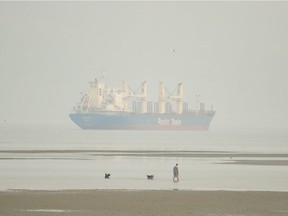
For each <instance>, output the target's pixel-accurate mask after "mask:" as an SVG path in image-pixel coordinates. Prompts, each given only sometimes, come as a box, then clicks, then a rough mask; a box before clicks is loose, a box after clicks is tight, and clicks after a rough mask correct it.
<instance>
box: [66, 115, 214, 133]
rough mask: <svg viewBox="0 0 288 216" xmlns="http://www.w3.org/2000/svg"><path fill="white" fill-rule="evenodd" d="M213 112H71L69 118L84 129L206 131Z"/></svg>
mask: <svg viewBox="0 0 288 216" xmlns="http://www.w3.org/2000/svg"><path fill="white" fill-rule="evenodd" d="M214 114H215V113H214V112H210V113H208V114H207V113H206V114H203V115H196V116H194V115H192V116H191V115H168V114H157V115H147V114H130V113H129V114H125V113H124V114H115V113H105V112H103V113H72V114H70V115H69V116H70V118H71V120H72V121H73V122H74V123H75V124H76V125H78V126H79V127H80V128H82V129H86V130H188V131H194V130H195V131H207V130H208V129H209V125H210V122H211V120H212V118H213V116H214Z"/></svg>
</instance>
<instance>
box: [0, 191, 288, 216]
mask: <svg viewBox="0 0 288 216" xmlns="http://www.w3.org/2000/svg"><path fill="white" fill-rule="evenodd" d="M287 214H288V192H279V191H277V192H272V191H188V190H119V189H117V190H102V189H101V190H98V189H94V190H54V191H43V190H8V191H2V192H0V215H10V216H16V215H28V216H34V215H80V216H81V215H91V216H92V215H106V216H112V215H117V216H122V215H123V216H124V215H125V216H132V215H133V216H135V215H139V216H142V215H157V216H164V215H165V216H167V215H183V216H186V215H187V216H188V215H197V216H201V215H203V216H204V215H248V216H249V215H251V216H252V215H253V216H254V215H261V216H262V215H264V216H265V215H267V216H268V215H269V216H271V215H281V216H282V215H283V216H284V215H287Z"/></svg>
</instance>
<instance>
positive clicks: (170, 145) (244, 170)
mask: <svg viewBox="0 0 288 216" xmlns="http://www.w3.org/2000/svg"><path fill="white" fill-rule="evenodd" d="M176 163H178V164H179V172H180V181H179V182H178V183H174V182H173V181H172V177H173V176H172V169H173V166H174V165H175V164H176ZM105 173H110V174H111V177H110V179H105V178H104V174H105ZM152 174H153V175H154V180H147V177H146V175H152ZM287 179H288V133H287V131H286V130H275V129H274V130H268V129H265V130H263V129H238V130H236V129H235V130H233V129H221V130H220V129H219V130H210V131H204V132H203V131H201V132H199V131H198V132H197V131H125V130H123V131H109V130H107V131H99V130H98V131H97V130H81V129H77V128H68V127H67V128H65V127H63V128H60V127H51V126H49V127H48V126H47V127H44V126H42V127H32V126H29V127H24V126H22V127H19V126H18V127H15V126H14V127H12V126H5V127H4V126H1V128H0V190H2V191H3V190H10V189H12V190H14V189H16V190H17V189H36V190H63V189H128V190H130V189H131V190H134V189H136V190H138V189H139V190H143V189H144V190H158V189H164V190H177V189H178V190H239V191H247V190H257V191H288V181H287Z"/></svg>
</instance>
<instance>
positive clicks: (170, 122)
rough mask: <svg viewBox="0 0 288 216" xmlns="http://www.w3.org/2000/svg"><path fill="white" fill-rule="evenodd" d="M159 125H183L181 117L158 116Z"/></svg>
mask: <svg viewBox="0 0 288 216" xmlns="http://www.w3.org/2000/svg"><path fill="white" fill-rule="evenodd" d="M158 125H160V126H181V125H182V123H181V120H180V119H174V118H172V119H168V118H164V119H161V118H158Z"/></svg>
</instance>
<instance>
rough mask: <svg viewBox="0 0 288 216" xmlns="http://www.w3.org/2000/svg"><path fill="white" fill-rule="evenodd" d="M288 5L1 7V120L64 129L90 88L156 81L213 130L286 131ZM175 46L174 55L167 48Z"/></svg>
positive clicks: (153, 89) (153, 86)
mask: <svg viewBox="0 0 288 216" xmlns="http://www.w3.org/2000/svg"><path fill="white" fill-rule="evenodd" d="M287 11H288V2H180V3H178V2H0V105H1V108H0V120H1V124H18V123H21V124H31V123H33V124H34V123H36V124H55V125H60V124H65V125H67V126H69V125H71V126H72V127H74V125H73V123H72V121H70V119H69V117H68V115H69V112H70V111H71V108H72V107H73V105H74V103H75V102H77V101H78V100H79V98H80V92H84V91H86V90H87V87H88V86H87V83H88V82H89V81H91V80H94V78H95V77H97V76H99V75H101V73H102V71H104V74H105V75H106V80H107V83H108V84H110V85H112V86H115V87H116V86H120V85H121V81H122V80H123V79H124V80H127V81H128V83H129V85H130V86H131V87H132V88H135V89H137V88H138V87H139V85H140V83H141V82H142V81H144V80H146V81H147V83H148V94H149V95H151V98H152V99H156V98H157V95H158V82H159V81H163V82H165V84H166V86H167V88H168V89H170V90H171V91H173V90H174V89H175V88H176V86H177V83H178V82H181V81H182V82H183V88H184V97H185V101H189V102H191V103H192V102H193V103H194V101H195V99H194V96H195V94H200V95H201V101H204V102H206V107H209V108H210V104H213V108H214V109H215V110H216V112H217V113H216V115H215V118H214V119H213V121H212V124H211V127H213V128H220V127H234V128H235V127H272V128H278V127H286V128H287V127H288V126H287V121H288V100H287V94H288V28H287V25H288V13H287ZM170 48H174V49H175V52H171V51H170Z"/></svg>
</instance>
